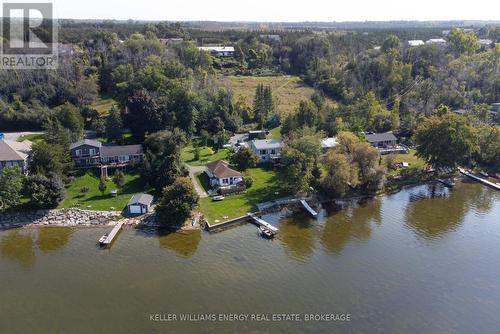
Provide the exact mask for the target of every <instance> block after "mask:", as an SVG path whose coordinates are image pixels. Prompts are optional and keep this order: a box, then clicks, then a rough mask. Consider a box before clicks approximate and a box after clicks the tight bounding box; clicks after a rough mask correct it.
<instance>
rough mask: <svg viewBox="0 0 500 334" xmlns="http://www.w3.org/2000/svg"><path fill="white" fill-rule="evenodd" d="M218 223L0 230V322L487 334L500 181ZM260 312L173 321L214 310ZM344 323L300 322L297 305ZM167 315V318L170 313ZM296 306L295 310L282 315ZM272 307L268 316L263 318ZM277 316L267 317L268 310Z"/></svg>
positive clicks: (498, 270) (92, 329)
mask: <svg viewBox="0 0 500 334" xmlns="http://www.w3.org/2000/svg"><path fill="white" fill-rule="evenodd" d="M265 218H266V220H268V221H270V222H272V223H273V224H276V225H277V226H279V228H280V232H279V234H278V236H277V238H276V239H275V240H265V239H262V238H261V237H259V235H258V234H257V229H256V227H255V226H253V225H251V224H246V225H241V226H238V227H234V228H231V229H228V230H225V231H223V232H220V233H214V234H209V233H207V232H204V231H191V232H185V233H176V234H169V235H160V236H159V235H158V234H157V233H155V232H145V231H138V230H135V229H126V230H124V231H123V232H122V233H121V234H120V235H119V238H118V239H117V241H116V242H115V244H114V245H113V247H112V248H111V249H109V250H100V249H98V248H97V247H96V241H97V240H98V239H99V237H100V236H101V235H102V234H103V233H104V232H105V231H106V230H108V229H101V228H96V229H94V228H91V229H71V228H42V229H28V230H9V231H3V232H0V333H336V332H338V333H345V332H357V333H360V332H363V333H395V332H399V333H498V331H499V328H500V263H499V262H500V193H499V192H497V191H495V190H492V189H489V188H487V187H485V186H483V185H480V184H475V183H469V182H462V183H458V184H457V186H456V187H455V188H454V189H453V190H451V191H450V190H448V189H447V188H444V187H443V186H441V185H439V184H427V185H421V186H416V187H412V188H408V189H405V190H402V191H400V192H398V193H396V194H393V195H388V196H383V197H380V198H378V199H374V200H370V201H368V202H366V203H364V204H356V205H352V206H350V207H348V208H346V209H344V210H340V211H338V210H336V209H335V208H327V209H326V210H323V211H322V212H321V217H320V219H318V220H312V219H309V218H308V217H307V216H306V215H303V214H300V213H299V214H297V215H295V216H293V218H280V216H279V215H277V214H276V215H269V216H266V217H265ZM231 313H233V314H254V315H255V314H264V315H266V316H267V318H268V319H269V321H266V320H265V319H266V318H265V317H264V318H263V319H261V321H257V320H246V321H245V320H241V321H240V320H236V321H234V320H233V321H230V320H227V321H224V319H220V320H221V321H219V318H217V321H212V320H211V318H209V319H208V320H204V321H202V320H199V321H183V320H180V316H181V315H182V314H191V315H192V316H193V317H198V318H200V317H201V315H203V314H208V317H211V316H212V315H216V316H217V317H219V316H220V315H223V314H226V315H227V314H231ZM332 313H334V314H349V317H350V321H304V320H305V317H306V315H307V314H332ZM169 314H170V315H171V317H173V316H174V315H175V316H176V317H177V320H174V321H153V320H151V318H150V317H151V315H156V317H157V318H156V319H157V320H158V319H163V320H167V319H166V317H167V316H168V315H169ZM277 314H299V317H300V320H301V321H291V320H285V321H279V319H278V315H277ZM273 317H274V318H273ZM273 320H274V321H273Z"/></svg>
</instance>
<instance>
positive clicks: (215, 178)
mask: <svg viewBox="0 0 500 334" xmlns="http://www.w3.org/2000/svg"><path fill="white" fill-rule="evenodd" d="M205 172H206V174H207V175H208V177H209V179H210V185H211V186H212V187H214V188H218V187H226V186H231V185H236V184H239V183H242V182H243V175H242V174H241V173H240V172H238V171H237V170H234V169H232V168H231V167H229V164H228V163H227V162H226V161H224V160H217V161H213V162H209V163H208V164H207V166H206V171H205Z"/></svg>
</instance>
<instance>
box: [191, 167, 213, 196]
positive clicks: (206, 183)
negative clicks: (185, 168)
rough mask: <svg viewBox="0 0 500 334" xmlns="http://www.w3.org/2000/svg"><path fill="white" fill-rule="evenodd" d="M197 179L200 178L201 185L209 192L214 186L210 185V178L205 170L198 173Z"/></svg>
mask: <svg viewBox="0 0 500 334" xmlns="http://www.w3.org/2000/svg"><path fill="white" fill-rule="evenodd" d="M195 176H196V179H197V180H198V183H199V184H200V185H201V187H202V188H203V189H204V190H205V191H206V192H208V191H209V190H210V189H212V187H211V186H210V179H209V177H208V175H207V174H205V172H201V173H197V174H196V175H195Z"/></svg>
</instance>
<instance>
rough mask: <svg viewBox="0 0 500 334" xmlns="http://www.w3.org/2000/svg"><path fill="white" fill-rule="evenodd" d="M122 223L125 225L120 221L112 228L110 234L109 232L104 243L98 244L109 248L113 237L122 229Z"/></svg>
mask: <svg viewBox="0 0 500 334" xmlns="http://www.w3.org/2000/svg"><path fill="white" fill-rule="evenodd" d="M124 223H125V222H124V221H120V222H118V223H117V224H116V225H115V226H114V227H113V229H112V230H111V232H109V234H108V235H107V236H106V238H105V239H104V241H102V242H101V243H100V244H101V246H102V247H109V245H111V243H112V242H113V240H114V239H115V237H116V236H117V235H118V232H120V230H121V229H122V227H123V224H124Z"/></svg>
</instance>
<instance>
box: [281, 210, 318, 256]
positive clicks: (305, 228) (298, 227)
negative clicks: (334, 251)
mask: <svg viewBox="0 0 500 334" xmlns="http://www.w3.org/2000/svg"><path fill="white" fill-rule="evenodd" d="M313 224H314V221H313V220H312V219H311V218H309V217H308V216H307V215H306V214H305V213H303V212H298V213H296V214H294V215H293V216H290V217H285V218H284V219H282V220H281V223H280V226H279V229H280V231H279V233H278V239H279V240H280V241H281V242H282V243H283V245H284V246H285V252H286V253H287V254H288V255H289V256H290V257H291V258H292V259H295V260H298V261H301V262H303V261H305V260H306V259H307V258H309V257H310V256H311V255H312V254H313V252H314V243H315V232H316V231H315V230H314V229H313V228H312V227H313Z"/></svg>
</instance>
